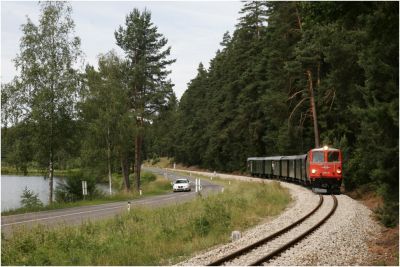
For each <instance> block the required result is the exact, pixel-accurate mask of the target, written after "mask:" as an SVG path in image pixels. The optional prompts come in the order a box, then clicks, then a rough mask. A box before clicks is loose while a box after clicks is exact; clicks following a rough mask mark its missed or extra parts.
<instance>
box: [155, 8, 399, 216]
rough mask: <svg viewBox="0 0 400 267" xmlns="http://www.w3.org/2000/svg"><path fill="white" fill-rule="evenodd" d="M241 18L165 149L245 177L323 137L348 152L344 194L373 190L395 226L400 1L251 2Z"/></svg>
mask: <svg viewBox="0 0 400 267" xmlns="http://www.w3.org/2000/svg"><path fill="white" fill-rule="evenodd" d="M241 14H242V16H241V18H240V22H239V24H238V25H237V27H236V30H235V32H234V33H233V35H232V37H231V36H230V35H229V33H226V34H225V35H224V36H223V41H222V42H221V46H222V48H221V51H218V52H217V54H216V56H215V57H214V58H213V59H212V60H211V62H210V67H209V69H207V70H206V69H204V66H203V65H202V64H200V65H199V68H198V73H197V76H196V77H195V78H194V79H193V80H192V81H191V82H190V84H189V86H188V89H187V91H186V92H185V93H184V95H183V96H182V99H181V101H180V104H179V108H178V112H177V115H176V118H177V120H176V123H175V124H174V123H172V122H171V123H170V124H169V125H171V126H170V128H169V129H170V130H169V131H174V132H175V140H176V142H174V143H173V144H171V145H170V146H166V147H165V148H166V149H168V151H174V152H175V154H174V155H175V159H176V160H177V161H179V162H181V163H184V164H186V165H198V166H200V167H203V168H207V169H211V170H219V171H238V170H241V171H244V170H245V168H246V158H247V157H249V156H270V155H290V154H303V153H305V152H307V151H308V150H309V149H311V148H313V147H315V146H316V143H317V141H316V140H318V139H320V140H321V144H326V145H331V146H334V147H338V148H340V149H342V151H343V152H344V157H345V161H344V164H345V167H344V170H345V172H344V175H345V186H346V189H348V190H352V189H356V188H358V187H360V186H362V185H365V184H372V187H373V188H375V190H376V191H377V192H378V193H380V194H381V195H382V196H383V197H384V199H385V207H384V208H383V213H384V214H391V215H390V218H389V219H388V218H386V220H387V224H393V223H395V222H396V221H397V220H398V197H399V195H398V188H399V168H398V167H399V164H398V162H399V158H398V136H399V131H398V129H399V128H398V126H399V125H398V117H399V113H398V101H399V99H398V95H399V89H398V84H399V79H398V77H399V75H398V74H399V69H398V63H399V57H398V53H399V52H398V51H399V50H398V49H399V47H398V38H399V36H398V29H399V17H398V3H396V2H358V3H353V2H301V3H299V2H268V3H264V2H250V3H246V4H245V6H244V8H243V10H242V12H241ZM310 88H312V92H313V96H314V99H315V106H316V114H315V116H316V118H317V124H316V125H317V130H318V129H319V133H320V134H318V131H317V132H316V134H315V128H314V127H315V125H314V123H313V115H314V114H313V113H312V110H311V105H310V104H311V103H310V97H311V94H310V93H311V90H310ZM167 131H168V130H167ZM319 135H320V136H319ZM162 136H164V135H162ZM315 137H317V138H315ZM164 154H167V153H166V152H164Z"/></svg>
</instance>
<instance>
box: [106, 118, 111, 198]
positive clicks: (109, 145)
mask: <svg viewBox="0 0 400 267" xmlns="http://www.w3.org/2000/svg"><path fill="white" fill-rule="evenodd" d="M107 165H108V183H109V186H110V195H112V189H111V180H112V179H111V178H112V176H111V144H110V127H109V126H107Z"/></svg>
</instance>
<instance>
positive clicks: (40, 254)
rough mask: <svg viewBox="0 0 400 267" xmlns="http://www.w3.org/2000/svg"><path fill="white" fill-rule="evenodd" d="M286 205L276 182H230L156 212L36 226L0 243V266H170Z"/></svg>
mask: <svg viewBox="0 0 400 267" xmlns="http://www.w3.org/2000/svg"><path fill="white" fill-rule="evenodd" d="M289 202H290V196H289V194H288V192H287V190H286V189H284V188H283V187H281V186H280V184H279V183H277V182H275V183H271V184H258V183H257V184H256V183H246V182H235V183H232V184H231V185H230V186H229V187H227V188H226V189H225V191H224V192H223V193H219V194H217V195H212V196H209V197H207V198H202V197H198V198H197V199H196V200H194V201H191V202H188V203H185V204H179V205H174V206H170V207H166V208H159V209H156V210H148V209H144V208H141V209H139V208H137V209H134V210H131V212H130V213H126V214H124V215H121V216H118V217H115V218H114V219H111V220H108V221H103V222H98V223H86V224H84V225H82V226H80V227H67V226H65V227H63V228H61V229H58V230H57V231H51V230H47V229H44V228H43V227H36V228H34V229H31V230H21V231H18V232H16V233H15V234H14V235H13V237H12V238H11V239H9V240H5V239H3V240H2V250H1V251H2V257H1V261H2V262H1V263H2V265H171V264H175V263H177V262H179V261H181V260H183V259H185V258H187V257H189V256H190V255H192V254H193V253H194V252H196V251H200V250H203V249H205V248H208V247H210V246H213V245H216V244H219V243H223V242H227V241H228V240H229V236H230V233H231V231H233V230H244V229H246V228H248V227H249V226H252V225H254V224H257V223H258V222H260V221H261V220H262V219H263V218H265V217H268V216H274V215H277V214H279V213H280V212H281V211H282V210H283V209H284V208H285V207H286V206H287V204H288V203H289Z"/></svg>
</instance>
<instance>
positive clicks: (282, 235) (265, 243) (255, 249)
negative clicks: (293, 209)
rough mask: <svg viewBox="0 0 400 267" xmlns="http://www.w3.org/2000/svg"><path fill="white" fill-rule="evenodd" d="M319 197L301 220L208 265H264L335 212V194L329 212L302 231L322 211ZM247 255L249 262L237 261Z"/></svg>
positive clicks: (321, 200) (322, 199)
mask: <svg viewBox="0 0 400 267" xmlns="http://www.w3.org/2000/svg"><path fill="white" fill-rule="evenodd" d="M319 197H320V199H319V202H318V204H317V205H316V207H315V208H314V209H313V210H311V211H310V212H309V213H308V214H306V215H305V216H303V217H302V218H300V219H299V220H297V221H295V222H294V223H292V224H290V225H289V226H287V227H285V228H283V229H281V230H279V231H277V232H275V233H273V234H271V235H269V236H267V237H265V238H263V239H261V240H259V241H257V242H255V243H253V244H250V245H248V246H246V247H244V248H241V249H239V250H236V251H234V252H233V253H230V254H228V255H225V256H224V257H221V258H219V259H217V260H215V261H213V262H211V263H209V264H207V266H219V265H249V266H257V265H262V264H263V263H266V262H268V261H269V260H271V259H272V258H274V257H276V256H278V255H279V254H281V253H282V252H284V251H285V250H287V249H289V248H290V247H292V246H293V245H295V244H296V243H298V242H299V241H301V240H302V239H304V238H305V237H306V236H308V235H310V234H311V233H312V232H314V231H315V230H316V229H317V228H318V227H320V226H321V225H322V224H324V223H325V222H326V221H327V220H328V219H329V218H330V217H331V216H332V215H333V214H334V212H335V210H336V208H337V203H338V202H337V199H336V197H335V196H334V195H331V197H332V200H333V205H332V208H331V209H330V211H329V213H328V214H324V216H323V218H322V219H320V220H318V221H317V222H314V223H312V224H311V225H310V226H308V227H307V228H306V230H303V231H301V228H302V227H301V226H302V225H305V224H307V222H309V221H310V220H311V218H312V217H314V216H315V214H317V213H318V212H320V209H321V207H322V205H323V203H324V197H323V196H322V195H319ZM313 215H314V216H313ZM311 221H312V220H311ZM297 232H301V234H300V235H298V234H296V233H297ZM293 233H295V234H294V235H295V237H294V238H293V237H292V238H288V235H289V236H290V235H291V234H292V235H293ZM281 239H282V240H281ZM288 239H289V240H288ZM272 243H275V244H272ZM269 245H271V246H269ZM252 254H255V255H252ZM248 255H250V256H248ZM246 256H248V258H251V260H248V262H246V263H245V264H243V260H242V262H241V263H239V264H238V263H237V262H236V261H237V260H238V259H241V258H244V260H245V261H246ZM254 259H256V260H254Z"/></svg>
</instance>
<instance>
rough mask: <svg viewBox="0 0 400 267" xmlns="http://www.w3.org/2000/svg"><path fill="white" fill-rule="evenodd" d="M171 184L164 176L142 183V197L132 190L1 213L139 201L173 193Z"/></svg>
mask: <svg viewBox="0 0 400 267" xmlns="http://www.w3.org/2000/svg"><path fill="white" fill-rule="evenodd" d="M132 186H133V185H132ZM171 190H172V188H171V183H170V182H169V181H168V180H167V179H165V178H164V177H162V176H157V177H156V180H155V181H151V182H144V183H142V193H143V194H142V196H140V195H139V193H138V192H137V191H135V190H134V189H133V188H132V192H123V191H121V192H118V193H116V194H113V195H111V196H110V195H104V196H99V197H98V198H96V199H90V200H80V201H76V202H61V203H57V202H54V203H53V204H51V205H46V206H43V207H38V208H30V209H27V208H18V209H13V210H7V211H3V212H1V216H7V215H15V214H22V213H27V212H36V211H45V210H55V209H64V208H73V207H81V206H89V205H99V204H105V203H111V202H117V201H125V200H132V199H138V198H140V197H145V196H154V195H161V194H165V193H168V192H171Z"/></svg>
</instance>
